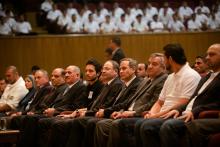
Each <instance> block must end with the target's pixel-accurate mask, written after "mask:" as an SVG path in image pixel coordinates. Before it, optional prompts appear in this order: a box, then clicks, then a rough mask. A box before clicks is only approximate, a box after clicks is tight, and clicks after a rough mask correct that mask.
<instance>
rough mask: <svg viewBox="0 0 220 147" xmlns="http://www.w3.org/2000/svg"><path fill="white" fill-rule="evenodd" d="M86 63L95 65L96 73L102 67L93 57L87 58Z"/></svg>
mask: <svg viewBox="0 0 220 147" xmlns="http://www.w3.org/2000/svg"><path fill="white" fill-rule="evenodd" d="M86 65H93V66H94V67H95V71H96V73H100V72H101V69H102V65H101V64H100V63H99V62H98V61H97V60H96V59H94V58H91V59H89V60H88V61H87V62H86Z"/></svg>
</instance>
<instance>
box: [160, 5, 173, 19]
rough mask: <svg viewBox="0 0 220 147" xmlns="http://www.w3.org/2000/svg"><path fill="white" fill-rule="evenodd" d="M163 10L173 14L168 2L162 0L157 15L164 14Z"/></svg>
mask: <svg viewBox="0 0 220 147" xmlns="http://www.w3.org/2000/svg"><path fill="white" fill-rule="evenodd" d="M164 11H167V14H168V15H170V16H172V15H173V14H174V11H173V9H172V8H170V7H169V3H168V2H164V4H163V7H162V8H160V10H159V16H162V15H163V14H164Z"/></svg>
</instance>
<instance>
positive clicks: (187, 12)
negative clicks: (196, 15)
mask: <svg viewBox="0 0 220 147" xmlns="http://www.w3.org/2000/svg"><path fill="white" fill-rule="evenodd" d="M178 14H179V16H180V18H181V20H182V21H183V22H184V21H186V20H187V19H189V18H190V17H191V15H192V14H193V10H192V8H190V7H189V6H188V3H187V1H183V2H182V5H181V6H180V8H179V11H178Z"/></svg>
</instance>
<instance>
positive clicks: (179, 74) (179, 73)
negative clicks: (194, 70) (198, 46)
mask: <svg viewBox="0 0 220 147" xmlns="http://www.w3.org/2000/svg"><path fill="white" fill-rule="evenodd" d="M187 68H189V63H188V62H187V63H186V64H185V65H183V66H182V67H181V68H180V70H179V71H178V72H177V73H175V74H174V75H176V76H181V75H182V73H183V72H184V71H185V69H187Z"/></svg>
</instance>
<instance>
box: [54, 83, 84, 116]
mask: <svg viewBox="0 0 220 147" xmlns="http://www.w3.org/2000/svg"><path fill="white" fill-rule="evenodd" d="M86 99H87V98H86V86H85V85H84V84H83V82H82V81H78V82H77V83H75V85H73V86H72V87H71V88H70V89H69V90H68V91H67V92H66V93H65V94H64V95H63V93H61V94H59V96H58V97H57V99H56V100H55V101H54V102H53V103H52V104H51V106H52V107H53V108H55V109H56V112H55V115H57V114H59V113H60V112H62V111H72V110H76V109H79V108H83V107H86V101H87V100H86Z"/></svg>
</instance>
